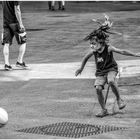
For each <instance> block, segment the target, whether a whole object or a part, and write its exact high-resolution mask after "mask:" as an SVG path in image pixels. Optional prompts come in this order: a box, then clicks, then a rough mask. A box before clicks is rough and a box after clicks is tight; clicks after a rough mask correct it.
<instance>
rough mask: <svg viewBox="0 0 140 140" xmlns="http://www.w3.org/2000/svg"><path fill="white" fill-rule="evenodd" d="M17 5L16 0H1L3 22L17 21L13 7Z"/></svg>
mask: <svg viewBox="0 0 140 140" xmlns="http://www.w3.org/2000/svg"><path fill="white" fill-rule="evenodd" d="M17 5H19V2H18V1H2V8H3V22H4V24H10V23H17V22H18V21H17V18H16V15H15V8H14V7H15V6H17Z"/></svg>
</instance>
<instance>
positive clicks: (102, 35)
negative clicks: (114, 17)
mask: <svg viewBox="0 0 140 140" xmlns="http://www.w3.org/2000/svg"><path fill="white" fill-rule="evenodd" d="M111 26H112V23H110V22H109V21H108V19H107V20H106V21H105V22H104V23H103V24H101V26H100V27H99V28H98V29H96V30H93V31H92V32H91V33H90V34H89V35H87V36H86V37H85V38H84V39H83V40H84V41H88V40H93V39H96V41H98V42H100V43H107V42H108V41H109V32H108V31H109V29H110V28H111Z"/></svg>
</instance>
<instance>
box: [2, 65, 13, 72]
mask: <svg viewBox="0 0 140 140" xmlns="http://www.w3.org/2000/svg"><path fill="white" fill-rule="evenodd" d="M4 69H5V70H7V71H10V70H12V67H11V66H10V65H7V64H5V65H4Z"/></svg>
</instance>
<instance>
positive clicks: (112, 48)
mask: <svg viewBox="0 0 140 140" xmlns="http://www.w3.org/2000/svg"><path fill="white" fill-rule="evenodd" d="M109 50H110V51H112V52H115V53H119V54H122V55H128V56H135V57H140V53H133V52H131V51H129V50H122V49H118V48H116V47H114V46H109Z"/></svg>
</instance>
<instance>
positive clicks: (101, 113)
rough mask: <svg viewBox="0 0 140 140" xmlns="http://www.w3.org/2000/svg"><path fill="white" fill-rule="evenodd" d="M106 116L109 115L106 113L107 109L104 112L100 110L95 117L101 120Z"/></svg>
mask: <svg viewBox="0 0 140 140" xmlns="http://www.w3.org/2000/svg"><path fill="white" fill-rule="evenodd" d="M107 115H109V113H108V111H107V109H105V110H102V111H101V112H100V113H99V114H96V117H100V118H103V117H105V116H107Z"/></svg>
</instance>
